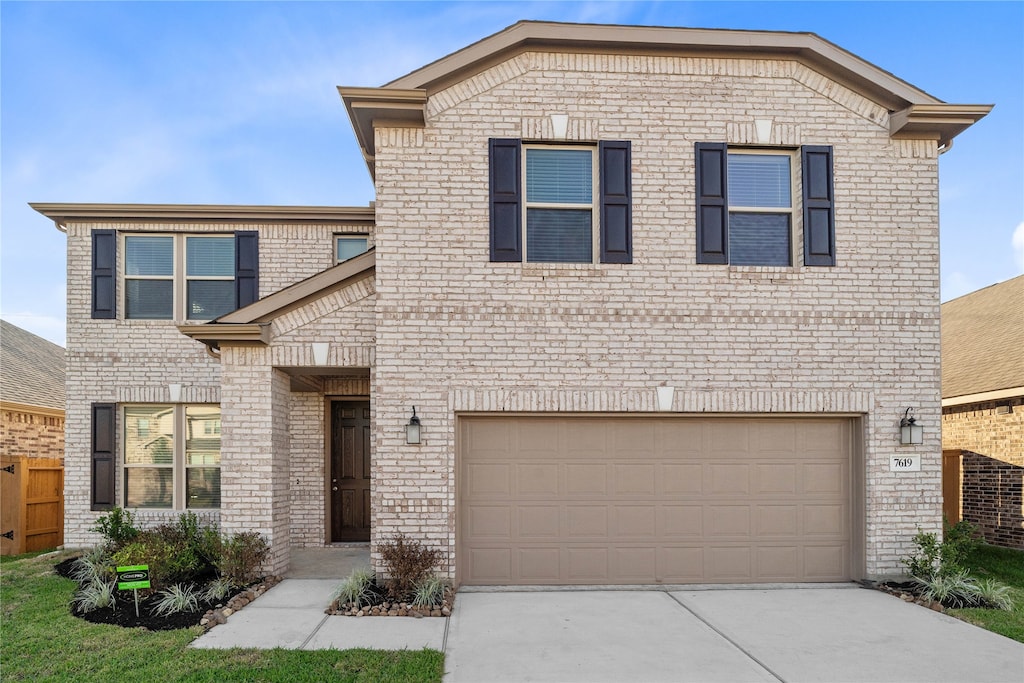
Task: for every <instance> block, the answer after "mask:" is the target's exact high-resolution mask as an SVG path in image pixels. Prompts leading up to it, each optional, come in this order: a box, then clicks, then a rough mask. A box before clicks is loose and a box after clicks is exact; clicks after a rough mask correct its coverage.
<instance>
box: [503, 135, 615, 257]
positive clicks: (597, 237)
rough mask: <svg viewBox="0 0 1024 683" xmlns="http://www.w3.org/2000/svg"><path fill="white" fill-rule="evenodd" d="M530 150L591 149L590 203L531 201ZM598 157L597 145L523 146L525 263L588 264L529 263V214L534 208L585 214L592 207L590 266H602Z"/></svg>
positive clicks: (525, 144) (532, 144)
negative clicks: (529, 183) (569, 210)
mask: <svg viewBox="0 0 1024 683" xmlns="http://www.w3.org/2000/svg"><path fill="white" fill-rule="evenodd" d="M529 149H571V150H573V151H576V152H578V151H580V150H589V151H590V175H591V179H590V204H589V205H588V204H563V203H556V202H531V201H529V199H528V195H527V192H526V180H527V172H526V168H527V163H526V155H527V150H529ZM598 161H599V159H598V156H597V145H549V144H543V143H523V157H522V162H521V163H522V166H521V168H522V173H520V175H521V176H522V177H521V178H520V179H519V182H520V184H521V187H520V193H521V196H522V198H523V215H522V218H521V220H522V226H521V228H520V234H521V235H522V239H523V264H532V265H539V266H557V265H559V264H565V263H568V264H570V265H585V263H581V264H577V263H575V262H569V261H564V262H563V261H530V260H529V253H530V250H529V246H528V233H529V231H528V230H527V227H526V226H527V215H528V214H529V212H530V209H572V210H576V211H584V210H586V209H587V207H588V206H589V208H590V263H591V264H595V263H599V262H600V259H601V234H600V220H599V219H600V216H599V213H600V211H601V207H600V206H599V203H600V194H601V193H600V186H599V183H600V181H601V175H600V169H599V168H598Z"/></svg>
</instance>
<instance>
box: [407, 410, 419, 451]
mask: <svg viewBox="0 0 1024 683" xmlns="http://www.w3.org/2000/svg"><path fill="white" fill-rule="evenodd" d="M405 442H406V443H414V444H415V443H419V442H420V419H419V418H418V417H416V406H413V407H412V417H410V418H409V424H407V425H406V426H405Z"/></svg>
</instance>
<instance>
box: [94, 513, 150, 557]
mask: <svg viewBox="0 0 1024 683" xmlns="http://www.w3.org/2000/svg"><path fill="white" fill-rule="evenodd" d="M89 531H95V532H97V533H99V534H102V535H103V538H104V542H105V544H106V545H108V546H111V550H116V549H117V548H120V547H121V546H123V545H124V544H126V543H128V542H130V541H132V540H134V539H135V537H136V536H138V535H139V533H140V531H139V529H138V527H136V526H135V515H133V514H132V513H131V511H130V510H125V509H123V508H119V507H118V508H114V509H113V510H111V511H110V512H108V513H107V514H105V515H103V516H102V517H100V518H99V519H97V520H96V524H95V525H94V526H92V527H90V528H89Z"/></svg>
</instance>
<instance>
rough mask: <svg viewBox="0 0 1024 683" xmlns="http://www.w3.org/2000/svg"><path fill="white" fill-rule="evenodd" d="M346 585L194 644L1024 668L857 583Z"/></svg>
mask: <svg viewBox="0 0 1024 683" xmlns="http://www.w3.org/2000/svg"><path fill="white" fill-rule="evenodd" d="M337 584H338V580H337V579H286V580H285V581H282V582H281V583H280V584H278V585H277V586H275V587H274V588H272V589H271V590H269V591H267V593H266V594H265V595H263V596H262V597H260V598H259V599H258V600H256V601H254V602H253V603H252V604H250V605H248V606H247V607H246V608H245V609H243V610H242V611H240V612H238V613H237V614H233V615H231V617H230V619H228V623H226V624H222V625H220V626H217V627H215V628H213V629H212V630H210V631H209V632H207V633H206V634H204V635H203V636H200V637H199V638H198V639H196V640H195V641H194V642H193V643H192V647H201V648H232V647H256V648H272V647H283V648H289V649H306V650H313V649H328V648H334V649H348V648H356V647H366V648H376V649H420V648H424V647H426V648H430V649H434V650H440V651H443V652H444V653H445V672H446V673H445V681H446V682H447V683H458V682H461V681H467V682H470V681H471V682H473V683H484V682H487V681H563V682H570V681H588V682H589V681H623V680H637V681H674V682H677V683H686V682H693V683H697V682H701V683H704V682H714V681H723V682H729V683H733V682H741V681H775V682H778V681H784V682H786V683H799V682H803V681H807V682H818V681H850V682H853V681H864V682H871V683H886V682H891V683H914V682H916V681H920V682H922V683H925V682H927V683H943V682H949V683H966V682H982V681H984V682H987V683H996V682H1001V681H1007V682H1012V683H1020V682H1021V681H1022V680H1024V644H1021V643H1017V642H1015V641H1012V640H1010V639H1008V638H1004V637H1002V636H999V635H996V634H994V633H990V632H988V631H985V630H982V629H980V628H977V627H974V626H971V625H969V624H967V623H965V622H962V621H959V620H957V619H953V618H952V617H948V616H946V615H944V614H939V613H937V612H933V611H931V610H928V609H925V608H923V607H920V606H917V605H912V604H907V603H905V602H903V601H901V600H898V599H896V598H894V597H892V596H890V595H886V594H884V593H881V592H878V591H872V590H866V589H862V588H859V587H857V586H855V585H853V584H843V585H840V586H829V587H800V588H778V589H765V588H749V589H737V588H730V589H723V588H716V589H708V590H694V589H689V590H678V591H658V590H654V591H649V590H639V591H627V590H564V591H528V592H512V591H503V592H468V591H460V592H459V594H458V597H457V599H456V601H455V610H454V612H453V614H452V616H451V618H450V619H440V618H423V619H414V618H401V617H388V618H382V617H367V618H352V617H340V616H327V615H325V614H324V609H325V608H326V607H327V604H328V603H329V601H330V594H331V592H332V591H333V590H334V588H335V587H336V586H337Z"/></svg>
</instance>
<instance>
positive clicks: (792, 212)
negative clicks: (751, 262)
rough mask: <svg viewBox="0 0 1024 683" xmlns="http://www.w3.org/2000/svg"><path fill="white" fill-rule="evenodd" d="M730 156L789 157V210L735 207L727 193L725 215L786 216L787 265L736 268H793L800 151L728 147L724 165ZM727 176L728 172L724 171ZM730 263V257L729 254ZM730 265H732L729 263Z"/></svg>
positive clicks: (799, 190) (799, 185)
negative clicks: (787, 234) (727, 201)
mask: <svg viewBox="0 0 1024 683" xmlns="http://www.w3.org/2000/svg"><path fill="white" fill-rule="evenodd" d="M732 154H758V155H762V156H775V157H781V156H786V157H789V209H788V210H787V209H786V208H785V207H781V206H774V207H761V206H737V205H734V204H733V203H732V193H729V206H728V207H727V213H728V215H729V217H730V218H731V216H732V214H733V213H734V212H735V213H764V214H772V215H777V216H781V215H788V216H789V264H788V265H785V266H738V267H741V268H744V267H745V268H793V267H794V266H796V264H797V255H798V253H799V250H798V249H797V246H798V245H797V241H798V236H799V235H800V234H802V233H801V230H799V229H798V228H800V227H802V226H798V225H797V223H798V221H799V219H800V214H799V213H798V212H797V208H798V206H799V204H798V202H799V200H800V198H801V197H802V195H800V194H798V192H802V190H801V188H802V185H801V184H800V180H801V175H800V174H802V172H803V171H802V169H800V168H799V167H800V150H799V149H782V148H777V147H739V146H737V147H734V146H732V145H729V146H728V147H727V148H726V164H728V163H729V156H730V155H732ZM726 174H728V170H726ZM729 258H730V261H731V260H732V256H731V253H730V257H729ZM730 265H732V264H731V263H730Z"/></svg>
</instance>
